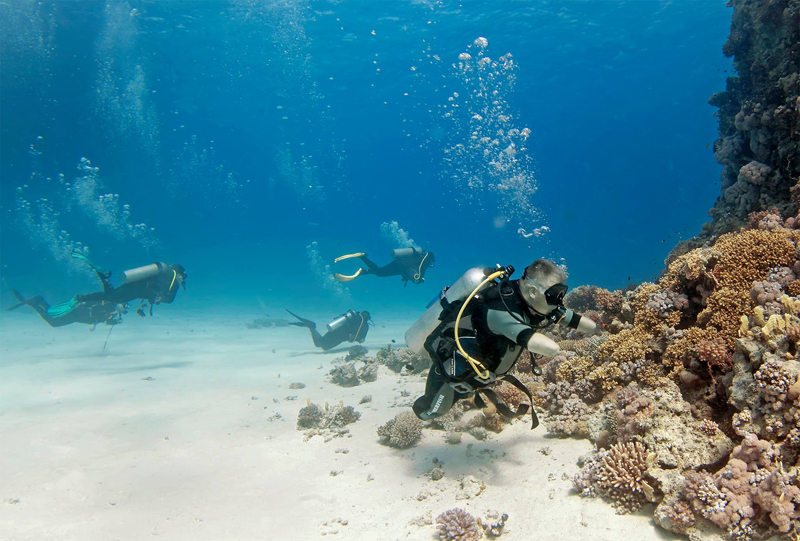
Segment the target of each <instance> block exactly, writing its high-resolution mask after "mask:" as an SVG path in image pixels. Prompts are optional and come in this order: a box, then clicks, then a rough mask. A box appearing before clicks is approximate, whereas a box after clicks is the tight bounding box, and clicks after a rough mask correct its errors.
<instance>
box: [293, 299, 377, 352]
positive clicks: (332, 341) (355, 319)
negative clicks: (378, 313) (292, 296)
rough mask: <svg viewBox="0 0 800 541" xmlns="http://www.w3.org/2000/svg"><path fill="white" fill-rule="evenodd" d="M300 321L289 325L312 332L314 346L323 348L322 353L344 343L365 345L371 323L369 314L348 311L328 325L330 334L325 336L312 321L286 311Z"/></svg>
mask: <svg viewBox="0 0 800 541" xmlns="http://www.w3.org/2000/svg"><path fill="white" fill-rule="evenodd" d="M286 311H287V312H289V313H290V314H292V315H293V316H294V317H296V318H297V319H298V320H299V321H295V322H292V323H289V325H296V326H298V327H306V328H307V329H308V330H309V331H311V338H312V339H313V340H314V346H316V347H318V348H322V351H328V350H329V349H332V348H335V347H336V346H338V345H339V344H341V343H342V342H358V343H359V344H362V343H364V340H365V339H366V338H367V332H368V331H369V323H370V321H371V319H370V315H369V312H356V311H355V310H348V311H347V312H345V313H344V314H341V315H339V316H338V317H337V318H336V319H334V320H333V321H331V322H330V323H328V325H327V328H328V332H326V333H325V334H324V335H322V334H320V333H319V331H318V330H317V324H316V323H314V322H313V321H311V320H310V319H303V318H302V317H300V316H298V315H297V314H295V313H293V312H291V311H289V310H288V309H287V310H286Z"/></svg>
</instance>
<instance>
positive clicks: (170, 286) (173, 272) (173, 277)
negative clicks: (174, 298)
mask: <svg viewBox="0 0 800 541" xmlns="http://www.w3.org/2000/svg"><path fill="white" fill-rule="evenodd" d="M177 278H178V272H177V271H176V270H175V269H173V270H172V283H171V284H169V289H168V290H167V291H172V286H174V285H175V280H177Z"/></svg>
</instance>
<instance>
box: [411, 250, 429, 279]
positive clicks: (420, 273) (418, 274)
mask: <svg viewBox="0 0 800 541" xmlns="http://www.w3.org/2000/svg"><path fill="white" fill-rule="evenodd" d="M428 255H430V254H429V253H428V252H425V257H423V258H422V261H420V262H419V268H418V269H417V272H416V274H414V280H419V279H420V278H421V277H422V265H423V264H424V263H425V260H426V259H428ZM423 280H424V278H423Z"/></svg>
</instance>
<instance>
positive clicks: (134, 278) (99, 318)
mask: <svg viewBox="0 0 800 541" xmlns="http://www.w3.org/2000/svg"><path fill="white" fill-rule="evenodd" d="M72 257H74V258H76V259H80V260H81V261H83V262H84V263H86V264H87V265H89V267H91V269H92V270H93V271H94V272H95V274H96V275H97V277H98V278H99V279H100V283H101V284H102V285H103V291H98V292H95V293H89V294H86V295H75V296H74V297H72V298H71V299H70V300H68V301H66V302H62V303H59V304H55V305H50V304H48V303H47V301H45V300H44V299H43V298H42V296H41V295H37V296H35V297H32V298H30V299H25V298H24V297H23V296H22V295H21V294H20V293H19V292H18V291H17V290H15V289H12V290H11V292H12V293H13V294H14V296H15V297H16V298H17V300H18V301H19V303H18V304H15V305H14V306H12V307H11V308H9V309H8V310H9V311H11V310H16V309H17V308H19V307H20V306H24V305H28V306H30V307H31V308H33V309H34V310H36V312H37V313H38V314H39V316H41V318H42V319H43V320H45V321H46V322H47V324H48V325H50V326H51V327H63V326H64V325H69V324H71V323H85V324H87V325H96V324H98V323H105V324H106V325H116V324H118V323H120V322H121V321H122V316H123V315H124V314H126V313H127V308H128V303H129V302H130V301H133V300H137V299H138V300H141V305H140V307H139V308H138V309H137V310H136V313H137V314H139V315H140V316H142V317H145V311H144V309H145V307H146V306H145V302H148V303H150V315H151V316H152V315H153V305H156V304H161V303H165V304H170V303H172V301H173V300H175V295H177V294H178V289H179V286H180V287H183V288H184V289H186V271H185V270H184V268H183V267H182V266H181V265H178V264H177V263H176V264H173V265H167V264H164V263H153V264H151V265H146V266H144V267H138V268H136V269H131V270H127V271H125V272H123V273H122V281H123V285H121V286H119V287H116V288H115V287H114V286H113V285H112V284H111V273H110V272H105V271H103V270H102V269H100V268H99V267H97V266H95V265H94V264H93V263H92V262H91V261H89V259H88V258H87V257H86V256H84V255H83V254H80V253H77V252H75V253H73V254H72Z"/></svg>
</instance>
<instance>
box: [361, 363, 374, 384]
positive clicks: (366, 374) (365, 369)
mask: <svg viewBox="0 0 800 541" xmlns="http://www.w3.org/2000/svg"><path fill="white" fill-rule="evenodd" d="M357 375H358V379H360V380H361V381H363V382H365V383H370V382H372V381H375V380H377V379H378V363H377V362H375V361H373V362H369V363H367V364H365V365H364V366H362V367H361V368H359V369H358V371H357Z"/></svg>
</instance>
